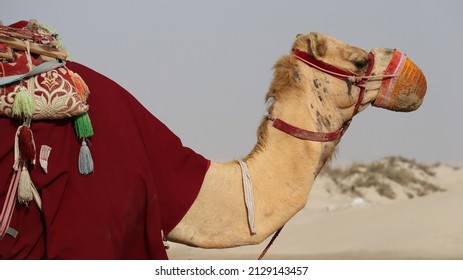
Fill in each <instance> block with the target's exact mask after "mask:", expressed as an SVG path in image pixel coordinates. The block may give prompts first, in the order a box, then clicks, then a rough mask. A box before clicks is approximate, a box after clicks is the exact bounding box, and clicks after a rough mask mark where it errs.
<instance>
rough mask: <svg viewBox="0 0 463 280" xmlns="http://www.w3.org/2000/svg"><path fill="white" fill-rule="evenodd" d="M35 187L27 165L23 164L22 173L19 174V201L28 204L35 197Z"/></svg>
mask: <svg viewBox="0 0 463 280" xmlns="http://www.w3.org/2000/svg"><path fill="white" fill-rule="evenodd" d="M34 188H35V186H34V184H33V183H32V180H31V176H30V175H29V171H28V170H27V167H25V166H23V167H22V172H21V175H20V176H19V183H18V201H19V203H22V204H25V205H26V206H27V205H28V204H29V202H30V201H31V200H33V199H34V192H33V189H34Z"/></svg>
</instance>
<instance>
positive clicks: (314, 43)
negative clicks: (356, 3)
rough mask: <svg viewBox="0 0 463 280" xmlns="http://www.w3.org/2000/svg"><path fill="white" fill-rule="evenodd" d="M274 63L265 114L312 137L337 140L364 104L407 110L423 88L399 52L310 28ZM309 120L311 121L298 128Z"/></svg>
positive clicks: (417, 73)
mask: <svg viewBox="0 0 463 280" xmlns="http://www.w3.org/2000/svg"><path fill="white" fill-rule="evenodd" d="M274 68H275V73H274V79H273V81H272V84H271V86H270V90H269V92H268V94H267V97H266V98H267V101H272V102H269V104H270V105H271V106H269V116H268V117H267V118H268V119H270V120H271V121H272V122H273V126H274V127H276V128H278V129H279V130H281V131H284V132H286V133H288V134H291V135H292V136H295V137H297V138H301V139H305V140H312V141H317V142H330V141H335V140H339V139H340V138H341V136H342V135H343V134H344V132H345V130H346V129H347V127H348V126H349V124H350V121H351V120H352V118H353V117H354V116H355V115H356V114H357V113H358V112H360V111H362V110H364V109H365V108H367V107H368V105H370V104H372V105H373V106H376V107H381V108H385V109H388V110H392V111H399V112H409V111H413V110H416V109H417V108H418V107H419V106H420V105H421V103H422V102H423V98H424V95H425V92H426V78H425V77H424V74H423V72H422V71H421V70H420V69H419V68H418V67H417V66H416V65H415V64H414V63H413V62H412V61H411V60H410V59H409V58H407V57H406V56H405V55H404V54H403V53H402V52H401V51H399V50H396V49H386V48H376V49H373V50H372V51H371V52H367V51H365V50H363V49H361V48H357V47H354V46H351V45H348V44H346V43H344V42H342V41H340V40H338V39H335V38H333V37H330V36H327V35H322V34H320V33H316V32H311V33H309V34H305V35H298V36H297V37H296V40H295V42H294V44H293V47H292V53H291V55H286V56H283V57H282V58H281V59H280V60H279V61H278V62H277V63H276V64H275V66H274ZM300 112H308V114H300ZM304 115H305V116H304ZM283 119H285V120H288V121H290V122H291V124H289V123H287V122H285V121H283ZM309 123H312V124H314V125H312V127H309V128H310V130H307V129H304V128H303V127H304V126H306V127H307V126H308V124H309ZM301 127H302V129H301Z"/></svg>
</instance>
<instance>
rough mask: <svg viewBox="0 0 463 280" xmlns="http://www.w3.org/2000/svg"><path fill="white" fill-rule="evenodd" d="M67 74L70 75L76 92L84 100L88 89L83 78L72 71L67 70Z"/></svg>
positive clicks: (88, 92)
mask: <svg viewBox="0 0 463 280" xmlns="http://www.w3.org/2000/svg"><path fill="white" fill-rule="evenodd" d="M68 71H69V76H70V77H71V80H72V83H73V84H74V87H75V88H76V91H77V94H79V96H80V98H81V99H82V101H84V102H86V101H87V98H88V95H89V94H90V90H89V88H88V86H87V84H86V83H85V82H84V80H83V79H82V78H81V77H80V75H79V74H77V73H74V72H72V71H71V70H69V69H68Z"/></svg>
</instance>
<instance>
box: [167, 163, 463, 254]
mask: <svg viewBox="0 0 463 280" xmlns="http://www.w3.org/2000/svg"><path fill="white" fill-rule="evenodd" d="M378 166H381V168H383V169H381V168H378ZM385 166H387V168H390V167H391V166H392V167H394V169H393V171H394V172H396V173H394V174H393V172H392V171H391V170H390V169H384V168H385ZM346 169H349V171H348V172H347V171H345V172H344V173H343V174H339V172H338V173H336V172H331V174H330V173H326V172H325V173H322V174H320V175H319V176H318V178H317V180H316V181H315V183H314V185H313V187H312V191H311V194H310V196H309V200H308V203H307V205H306V207H305V208H304V209H303V210H301V211H300V212H299V213H298V214H297V215H296V216H295V217H294V218H293V219H292V220H290V221H289V222H288V223H287V224H286V226H285V227H284V229H283V230H282V232H281V234H280V235H279V237H278V238H277V239H276V241H275V243H274V244H273V246H272V247H271V248H270V250H269V251H268V253H267V255H266V256H265V259H463V218H462V215H463V214H462V213H463V168H456V167H450V166H447V165H443V164H438V165H432V166H431V165H430V166H425V165H422V164H418V163H416V162H414V161H410V160H406V159H403V158H397V157H395V158H386V159H382V160H379V161H377V162H375V163H372V164H369V165H362V164H361V165H358V164H357V165H355V166H354V168H352V166H351V167H349V168H346ZM372 174H374V176H372ZM397 174H399V175H397ZM410 174H411V175H410ZM373 177H374V179H372V178H373ZM365 178H367V179H368V180H366V179H365ZM404 178H405V179H407V180H405V179H404ZM367 182H368V183H369V184H370V185H368V184H367ZM359 186H360V187H359ZM378 186H380V187H378ZM385 186H386V187H385ZM385 190H386V191H385ZM257 230H258V228H257ZM268 241H269V240H267V241H265V242H263V243H262V244H260V245H256V246H244V247H239V248H231V249H199V248H192V247H187V246H184V245H181V244H174V243H170V249H169V250H168V254H169V257H170V258H171V259H182V260H185V259H257V258H258V256H259V255H260V253H261V252H262V250H263V249H264V247H265V246H266V245H267V243H268Z"/></svg>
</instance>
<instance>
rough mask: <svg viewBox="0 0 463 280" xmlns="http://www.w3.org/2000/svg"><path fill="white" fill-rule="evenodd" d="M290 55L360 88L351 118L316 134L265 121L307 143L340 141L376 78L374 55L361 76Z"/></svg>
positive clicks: (297, 52) (295, 52)
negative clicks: (331, 129)
mask: <svg viewBox="0 0 463 280" xmlns="http://www.w3.org/2000/svg"><path fill="white" fill-rule="evenodd" d="M292 55H293V56H294V57H296V58H297V59H299V60H300V61H302V62H304V63H305V64H307V65H308V66H310V67H312V68H315V69H317V70H320V71H322V72H324V73H326V74H328V75H331V76H333V77H336V78H338V79H340V80H343V81H345V82H346V83H347V87H348V89H349V91H350V89H351V87H352V86H357V87H359V88H360V92H359V96H358V98H357V102H356V103H355V107H354V111H353V113H352V117H351V118H350V119H349V120H347V121H346V122H344V123H343V125H342V126H341V127H340V128H338V129H337V130H335V131H333V132H316V131H310V130H306V129H302V128H299V127H296V126H293V125H291V124H289V123H287V122H285V121H283V120H281V119H280V118H275V117H273V116H272V115H270V114H268V115H267V119H268V120H270V121H271V122H272V126H273V127H275V128H276V129H278V130H281V131H283V132H285V133H287V134H289V135H291V136H294V137H296V138H299V139H302V140H309V141H315V142H330V141H335V140H340V139H341V137H342V136H343V135H344V133H345V132H346V130H347V128H348V127H349V125H350V123H351V121H352V119H353V118H354V116H355V115H357V113H358V112H359V108H360V105H361V104H362V101H363V98H364V96H365V88H366V83H367V81H368V80H369V79H370V78H372V77H377V76H370V75H371V72H372V70H373V66H374V63H375V57H374V55H373V54H372V53H369V54H368V59H369V64H368V68H367V70H366V72H365V75H363V76H360V75H357V74H355V73H352V72H350V71H346V70H343V69H340V68H338V67H336V66H333V65H331V64H328V63H325V62H323V61H320V60H317V59H315V58H314V57H313V56H312V55H310V54H309V53H307V52H303V51H300V50H298V49H294V50H293V52H292ZM385 77H390V78H392V77H393V76H381V78H385ZM282 229H283V227H281V228H280V229H278V230H277V231H276V232H275V234H274V235H273V237H272V238H271V240H270V242H269V243H268V244H267V246H266V247H265V249H264V250H263V251H262V253H261V254H260V256H259V258H258V259H259V260H261V259H262V258H263V257H264V256H265V254H266V253H267V251H268V250H269V249H270V247H271V246H272V244H273V242H274V241H275V239H276V238H277V237H278V235H279V234H280V232H281V230H282Z"/></svg>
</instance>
